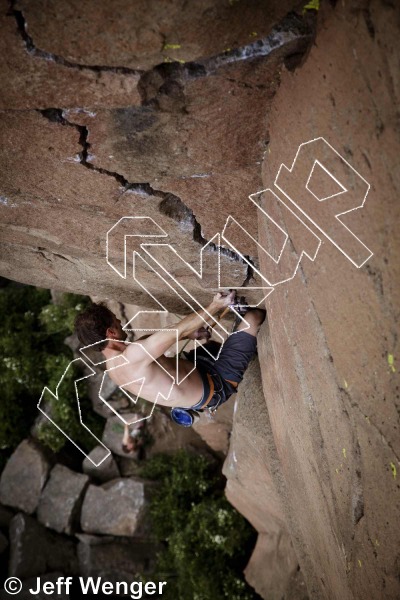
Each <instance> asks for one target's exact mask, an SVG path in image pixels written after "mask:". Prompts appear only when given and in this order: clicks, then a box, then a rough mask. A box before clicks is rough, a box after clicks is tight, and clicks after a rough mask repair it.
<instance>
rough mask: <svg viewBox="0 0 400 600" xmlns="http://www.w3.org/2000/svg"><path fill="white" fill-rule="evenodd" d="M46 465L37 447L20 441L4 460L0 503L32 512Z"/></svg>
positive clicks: (39, 491) (37, 498)
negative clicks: (5, 461) (6, 459)
mask: <svg viewBox="0 0 400 600" xmlns="http://www.w3.org/2000/svg"><path fill="white" fill-rule="evenodd" d="M49 469H50V464H49V462H48V460H47V459H46V457H45V455H44V453H43V452H42V450H41V449H40V448H39V446H38V445H37V444H36V443H34V442H33V441H32V440H29V439H26V440H23V441H22V442H21V443H20V444H19V446H18V447H17V448H16V450H15V451H14V452H13V454H12V455H11V456H10V458H9V459H8V461H7V463H6V466H5V467H4V469H3V472H2V474H1V478H0V502H2V503H3V504H6V505H7V506H12V507H14V508H18V509H20V510H23V511H24V512H26V513H28V514H31V513H33V512H35V510H36V508H37V505H38V502H39V498H40V494H41V492H42V489H43V486H44V484H45V482H46V479H47V476H48V472H49Z"/></svg>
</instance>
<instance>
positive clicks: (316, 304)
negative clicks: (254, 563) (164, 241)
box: [259, 1, 400, 600]
mask: <svg viewBox="0 0 400 600" xmlns="http://www.w3.org/2000/svg"><path fill="white" fill-rule="evenodd" d="M399 17H400V15H399V6H398V5H397V4H394V3H381V2H374V1H373V2H362V3H360V4H359V5H358V6H357V8H354V9H353V8H351V7H350V6H349V5H347V3H346V5H344V4H340V3H338V4H337V7H336V8H335V9H332V8H330V7H329V6H328V4H326V5H325V7H324V10H323V12H322V14H321V16H320V26H319V31H318V33H317V45H316V46H314V47H313V48H312V49H311V51H310V54H309V56H308V59H307V61H306V62H305V64H304V66H302V67H301V68H299V69H298V70H296V71H295V73H294V74H291V73H287V72H286V73H283V74H282V82H281V86H280V88H279V91H278V93H277V96H276V99H275V104H274V108H273V111H272V114H271V127H270V135H271V144H270V150H271V151H270V153H268V157H267V158H266V160H265V162H264V165H263V172H264V184H265V187H268V186H271V187H274V186H273V185H272V184H273V182H274V181H275V177H276V173H277V171H278V169H279V167H280V165H281V163H284V164H285V165H287V166H288V168H291V167H292V163H293V160H294V158H295V154H296V152H297V149H298V146H299V144H301V143H302V142H307V141H309V140H313V139H315V138H317V137H319V136H324V138H326V139H327V141H328V142H329V143H330V144H331V145H332V146H333V148H335V150H337V151H338V152H339V154H341V155H342V156H343V157H344V158H345V159H346V160H347V161H348V162H349V163H350V164H351V165H352V166H353V167H354V168H355V169H357V171H358V172H359V173H360V174H361V175H362V176H363V177H364V178H365V179H366V180H367V181H368V182H369V183H370V184H371V189H370V191H369V194H368V197H367V199H366V202H365V205H364V206H363V208H361V209H359V210H356V211H353V212H351V213H349V214H348V215H346V216H345V217H342V218H343V222H344V223H345V224H346V225H347V226H348V227H349V228H350V229H351V231H352V232H354V234H355V235H356V236H357V237H358V238H359V239H360V240H361V241H362V243H363V244H365V245H366V246H367V247H368V248H370V249H371V250H372V251H373V252H374V256H373V257H372V258H371V259H370V260H369V261H368V262H367V263H366V264H365V265H364V266H362V267H360V268H356V267H355V266H354V264H352V263H351V262H350V260H348V259H347V258H346V256H344V255H343V254H342V253H341V252H339V250H338V248H337V247H335V246H334V244H332V243H331V242H330V241H329V240H328V239H327V238H326V237H325V236H324V235H322V234H321V232H320V231H319V230H318V229H317V228H316V227H314V226H313V225H310V226H311V228H312V230H313V231H314V232H315V234H316V235H318V234H319V235H320V237H321V238H323V240H324V241H323V244H322V245H321V247H320V249H319V252H318V254H317V256H316V258H315V260H314V262H312V261H310V260H307V259H305V257H304V258H303V259H302V261H301V263H300V268H299V270H298V272H297V274H296V276H295V277H294V278H293V280H291V281H289V282H287V283H286V284H282V285H280V286H279V287H277V288H276V291H275V292H274V293H273V294H272V295H271V296H270V297H269V298H268V300H267V308H268V320H269V331H268V329H267V326H266V325H265V326H264V327H263V332H262V337H261V338H260V340H259V356H260V362H261V364H262V371H261V372H262V377H263V388H264V392H265V399H266V403H267V407H268V411H269V415H270V421H271V426H272V431H273V441H274V444H275V447H276V456H277V460H278V465H279V468H277V470H276V478H275V480H276V487H277V490H278V493H279V497H280V500H281V506H282V507H283V509H284V514H285V517H286V522H287V524H288V528H289V532H290V534H291V537H292V541H293V545H294V548H295V551H296V554H297V556H298V559H299V562H300V565H301V568H302V572H303V574H304V577H305V580H306V583H307V587H308V590H309V592H310V594H311V595H312V596H313V597H316V598H331V599H339V598H340V599H341V600H347V599H353V598H363V597H369V598H382V597H385V598H395V597H396V596H398V595H399V582H398V580H397V579H396V572H397V571H398V564H397V566H396V555H397V550H396V548H398V545H399V538H398V528H397V527H394V526H393V524H394V523H396V522H397V521H398V517H399V513H398V510H399V507H398V505H396V502H395V501H394V498H395V496H396V495H398V487H399V484H398V466H399V462H398V461H399V456H400V455H399V452H400V447H399V441H400V439H399V435H398V431H399V429H398V425H399V422H398V407H399V391H398V373H397V371H398V364H397V357H398V356H399V350H400V348H399V338H398V335H397V329H398V322H399V306H400V293H399V285H398V282H399V281H400V277H399V265H400V261H399V227H398V223H399V217H400V212H399V203H398V202H397V200H396V198H397V197H398V195H399V191H400V180H399V177H398V173H399V172H398V169H397V167H396V165H397V163H398V156H399V153H400V136H399V132H400V129H399V122H398V114H397V113H396V110H397V109H396V108H395V107H396V106H397V105H398V102H399V93H400V92H399V90H400V87H399V85H400V81H399V73H400V71H399V69H398V58H397V54H396V52H395V48H397V47H398V33H399V22H400V19H399ZM315 158H317V157H315ZM319 158H320V159H321V158H322V160H323V162H325V166H326V168H328V170H329V169H330V170H331V171H333V174H335V168H336V163H335V159H332V155H331V154H329V153H328V154H327V155H325V156H323V155H322V157H321V154H319ZM309 175H310V171H309V170H308V172H307V170H306V169H305V168H304V166H303V167H302V168H301V169H300V171H299V172H298V174H297V177H298V179H296V189H297V190H298V192H297V193H298V194H299V197H301V198H302V199H303V198H305V195H304V194H303V193H302V192H300V190H302V189H304V188H303V187H301V186H303V183H302V182H304V181H307V179H308V177H309ZM351 177H352V180H350V181H349V180H347V182H346V183H347V188H350V190H351V191H352V193H353V196H352V200H351V203H350V204H351V206H347V209H350V208H352V207H354V206H357V205H359V204H360V203H361V202H360V194H361V200H362V197H363V196H362V192H363V188H362V187H361V188H360V187H359V188H358V191H357V193H355V191H354V190H357V188H356V187H355V186H356V185H359V181H360V180H359V179H358V178H357V177H356V176H355V175H354V173H353V174H352V176H351ZM289 179H290V177H287V178H286V179H285V185H282V184H281V188H282V189H283V190H285V191H286V192H287V193H289V195H292V194H293V191H292V190H293V185H294V183H293V182H292V183H289ZM339 181H340V179H339ZM342 181H343V175H342ZM332 183H334V182H332V181H329V177H328V181H326V173H325V184H326V185H327V193H325V194H323V193H319V194H318V192H317V197H323V196H324V195H329V194H332V193H336V191H340V190H335V191H334V190H331V188H330V187H329V186H330V185H331V184H332ZM311 185H312V186H315V188H314V190H315V191H316V189H317V187H318V179H317V180H316V181H315V182H314V183H311ZM345 187H346V186H345ZM274 191H275V192H276V193H277V194H278V195H279V196H280V197H283V198H285V199H286V201H287V202H288V203H289V201H288V200H287V198H286V197H285V196H284V195H283V193H281V192H280V191H279V190H278V189H277V188H276V186H275V188H274ZM322 191H323V190H322ZM364 193H365V188H364ZM292 197H293V196H292ZM332 200H334V199H332ZM314 202H316V201H315V199H314ZM327 202H331V200H327ZM264 206H266V205H265V204H264ZM342 207H343V208H342V209H345V208H344V204H342ZM338 208H340V204H338V205H335V209H336V211H337V212H339V211H338ZM268 210H269V211H270V214H271V216H273V217H274V216H275V217H277V218H281V219H283V222H284V223H285V224H286V229H287V230H289V227H290V224H291V223H290V221H289V219H288V217H287V212H286V213H284V212H283V211H284V208H282V209H281V214H280V215H279V213H278V211H277V210H275V211H274V212H273V211H272V209H271V208H270V205H268ZM318 210H319V209H318V207H316V208H315V211H314V213H313V215H312V216H313V218H314V222H315V223H317V219H316V217H315V214H316V213H317V214H318V215H319V216H320V217H321V219H324V218H325V219H326V216H324V215H323V214H321V213H320V212H318ZM331 215H332V212H331ZM303 216H304V215H303ZM278 222H282V221H279V220H278ZM308 222H309V221H308ZM323 222H324V221H323ZM309 223H310V222H309ZM326 224H327V221H326V220H325V225H324V226H325V227H326ZM259 226H260V235H259V239H260V242H261V243H263V242H266V243H267V240H268V238H267V235H266V234H267V228H266V224H265V222H260V224H259ZM341 229H342V228H338V229H337V230H336V231H335V237H334V241H335V242H336V243H342V244H343V242H345V241H346V240H345V238H344V237H343V234H342V232H341ZM290 239H291V240H292V246H291V251H292V252H293V253H294V256H297V257H299V256H300V253H301V251H302V250H303V249H304V245H303V244H307V243H308V244H309V243H310V242H309V237H308V242H307V240H306V238H305V236H304V233H301V232H300V233H299V230H298V229H297V228H296V226H294V228H292V229H290ZM347 243H348V248H349V249H350V253H351V254H352V255H353V256H357V253H358V252H361V250H362V247H360V246H359V245H358V244H357V243H356V242H355V240H354V239H352V240H350V241H348V240H347ZM260 259H261V263H262V268H263V271H264V272H265V273H267V272H268V271H269V269H270V263H269V261H267V256H266V255H263V256H261V255H260ZM391 356H392V357H393V356H394V357H396V358H395V359H394V364H393V365H392V366H391V363H392V361H393V358H390V357H391ZM392 367H393V368H392ZM382 540H384V541H383V543H382Z"/></svg>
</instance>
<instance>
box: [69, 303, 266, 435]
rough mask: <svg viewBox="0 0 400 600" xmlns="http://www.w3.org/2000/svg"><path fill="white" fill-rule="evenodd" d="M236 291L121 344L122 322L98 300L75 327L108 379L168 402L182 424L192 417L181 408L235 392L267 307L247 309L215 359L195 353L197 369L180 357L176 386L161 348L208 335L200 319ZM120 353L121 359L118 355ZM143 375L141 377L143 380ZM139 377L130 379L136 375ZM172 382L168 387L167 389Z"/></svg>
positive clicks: (172, 361)
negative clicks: (93, 347) (95, 353)
mask: <svg viewBox="0 0 400 600" xmlns="http://www.w3.org/2000/svg"><path fill="white" fill-rule="evenodd" d="M234 299H235V292H234V291H232V292H230V293H228V294H225V295H224V294H222V293H217V294H216V295H215V296H214V298H213V300H212V302H211V304H210V305H209V306H208V307H207V308H206V311H203V310H201V311H199V314H196V313H193V314H191V315H188V316H186V317H184V318H183V319H182V320H181V321H179V322H178V323H176V324H174V326H173V327H166V328H164V329H162V330H160V331H156V332H155V333H153V334H151V335H149V336H147V337H145V338H141V339H140V340H137V341H135V342H132V343H129V342H128V343H125V341H124V340H126V337H127V333H126V332H125V331H123V329H122V327H121V321H120V320H119V319H117V317H116V316H115V315H114V313H112V312H111V311H110V310H109V309H108V308H106V307H105V306H103V305H101V304H92V305H91V306H90V307H89V308H88V309H86V310H85V311H84V312H83V313H81V314H79V315H78V316H77V318H76V320H75V328H76V331H77V334H78V337H79V339H80V341H81V342H82V343H83V344H84V345H94V344H95V345H96V347H97V349H98V350H100V351H101V352H102V353H103V355H104V357H105V358H106V359H107V360H106V367H107V369H111V370H110V371H109V376H110V377H111V379H112V380H113V381H114V382H115V383H116V384H117V385H119V386H121V385H123V386H124V389H125V390H126V391H129V392H131V393H132V394H134V395H135V396H137V395H138V394H140V397H141V398H144V399H145V400H149V401H150V402H152V403H153V404H154V403H155V402H157V403H158V404H163V405H165V406H169V407H171V408H172V409H173V410H172V411H171V416H172V417H173V419H174V420H175V421H176V422H179V423H180V424H181V425H189V424H191V422H189V421H190V419H189V420H188V421H186V422H180V421H179V420H178V418H174V415H175V416H178V413H179V411H180V410H181V409H182V411H183V412H182V415H183V421H185V419H186V417H185V415H186V413H185V410H186V411H187V409H193V410H203V409H204V408H205V407H208V408H209V409H213V408H214V409H216V408H218V406H219V405H220V404H222V403H223V402H225V401H226V400H227V399H228V398H229V397H230V396H231V395H232V394H233V393H235V392H236V391H237V386H238V384H239V383H240V381H241V380H242V378H243V374H244V371H245V370H246V368H247V366H248V364H249V362H250V360H251V358H252V357H253V355H254V354H255V352H256V347H257V338H256V336H257V333H258V330H259V328H260V325H261V323H262V322H263V320H264V318H265V311H263V310H261V309H257V308H256V309H250V310H248V312H246V313H245V315H244V319H245V321H242V322H241V323H240V324H239V326H238V328H237V332H235V333H232V334H231V335H230V336H229V337H228V339H227V340H226V341H225V343H224V345H223V348H222V350H221V352H220V354H219V356H218V359H217V360H215V361H212V360H210V359H207V358H206V357H205V356H203V357H198V359H197V361H196V368H193V367H194V365H193V362H191V361H190V360H187V359H185V358H179V359H178V362H179V380H180V383H179V385H173V383H174V381H175V378H176V374H177V373H176V360H177V359H176V357H167V356H164V353H165V352H166V351H167V350H168V349H169V348H170V347H171V346H172V345H173V344H174V343H175V342H176V339H177V338H176V336H177V335H178V340H182V339H185V338H191V339H204V338H207V337H209V335H208V334H207V330H206V329H205V328H204V323H205V322H206V323H209V322H210V321H212V319H210V315H211V316H215V315H217V313H218V312H219V311H221V310H224V309H225V308H226V307H228V306H231V305H233V304H234ZM119 356H122V357H123V359H125V360H118V365H121V366H118V367H117V368H113V367H116V364H117V363H116V362H115V359H116V357H119ZM143 378H144V382H143ZM140 379H142V381H134V380H140ZM171 387H172V389H171Z"/></svg>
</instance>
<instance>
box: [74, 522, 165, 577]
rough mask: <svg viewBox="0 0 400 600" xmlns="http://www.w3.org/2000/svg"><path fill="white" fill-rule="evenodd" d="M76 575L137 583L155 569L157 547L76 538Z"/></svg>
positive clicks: (100, 538)
mask: <svg viewBox="0 0 400 600" xmlns="http://www.w3.org/2000/svg"><path fill="white" fill-rule="evenodd" d="M77 537H78V539H79V544H78V551H77V552H78V560H79V571H80V573H81V574H82V575H83V576H84V577H103V578H104V579H106V580H107V581H118V579H119V580H120V581H127V582H129V583H130V582H132V581H137V574H142V575H143V574H146V573H149V572H151V571H152V569H153V568H154V560H155V555H156V551H157V546H156V545H154V544H153V543H152V542H146V541H143V540H142V539H136V538H115V537H112V536H94V535H87V534H77Z"/></svg>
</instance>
